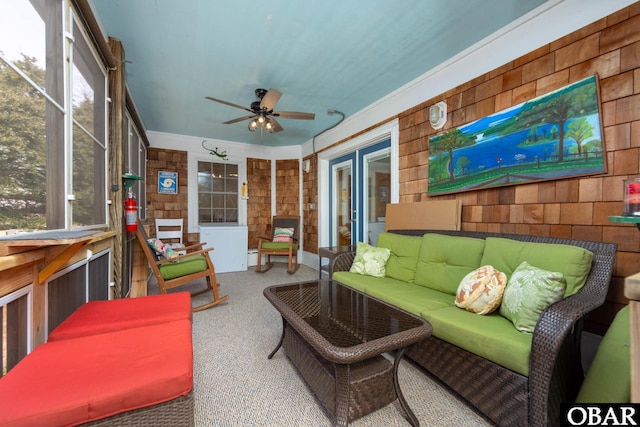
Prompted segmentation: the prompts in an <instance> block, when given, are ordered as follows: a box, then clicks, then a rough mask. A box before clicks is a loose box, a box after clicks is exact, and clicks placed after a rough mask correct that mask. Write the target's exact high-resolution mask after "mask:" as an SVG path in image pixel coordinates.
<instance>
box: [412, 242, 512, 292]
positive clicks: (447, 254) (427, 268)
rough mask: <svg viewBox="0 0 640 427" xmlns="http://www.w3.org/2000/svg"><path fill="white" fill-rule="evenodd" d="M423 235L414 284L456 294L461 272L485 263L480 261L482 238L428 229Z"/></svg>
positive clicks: (463, 274) (462, 273)
mask: <svg viewBox="0 0 640 427" xmlns="http://www.w3.org/2000/svg"><path fill="white" fill-rule="evenodd" d="M422 239H423V240H422V246H421V247H420V256H419V258H418V265H417V268H416V277H415V283H416V284H417V285H420V286H426V287H428V288H431V289H435V290H438V291H442V292H446V293H448V294H451V295H455V294H456V291H457V290H458V285H459V284H460V281H461V280H462V279H463V278H464V276H466V275H467V274H468V273H470V272H471V271H473V270H475V269H476V268H478V267H480V265H484V264H480V259H481V258H482V251H483V250H484V239H475V238H472V237H460V236H447V235H444V234H437V233H427V234H425V235H424V236H422ZM494 267H495V266H494ZM514 268H515V267H514ZM498 270H500V268H498Z"/></svg>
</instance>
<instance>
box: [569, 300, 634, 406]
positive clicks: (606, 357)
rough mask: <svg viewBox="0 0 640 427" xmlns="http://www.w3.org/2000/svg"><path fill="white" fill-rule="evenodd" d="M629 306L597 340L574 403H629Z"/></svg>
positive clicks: (621, 311)
mask: <svg viewBox="0 0 640 427" xmlns="http://www.w3.org/2000/svg"><path fill="white" fill-rule="evenodd" d="M629 323H630V319H629V306H628V305H627V306H626V307H624V308H623V309H622V310H620V311H619V312H618V314H617V315H616V317H615V319H613V322H612V323H611V326H609V329H608V330H607V333H606V334H605V335H604V337H603V338H602V341H600V345H599V346H598V350H597V351H596V355H595V357H594V358H593V362H591V366H590V367H589V370H588V371H587V375H586V376H585V378H584V382H583V383H582V387H580V392H579V393H578V397H577V398H576V403H629V402H631V336H630V332H629V329H630V324H629Z"/></svg>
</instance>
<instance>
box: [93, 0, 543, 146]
mask: <svg viewBox="0 0 640 427" xmlns="http://www.w3.org/2000/svg"><path fill="white" fill-rule="evenodd" d="M544 2H545V0H413V1H409V0H404V1H397V0H368V1H364V0H360V1H356V0H352V1H344V0H324V1H315V0H308V1H293V0H270V1H256V0H233V1H223V0H92V3H93V8H94V10H95V11H96V13H97V15H98V20H99V21H100V23H101V25H102V27H103V30H104V31H105V33H106V34H107V35H108V36H110V37H113V38H116V39H119V40H120V41H121V42H122V44H123V47H124V50H125V57H126V61H127V63H126V80H127V85H128V87H129V90H130V92H131V95H132V97H133V99H134V102H135V106H136V108H137V110H138V113H139V115H140V117H141V118H142V121H143V122H144V125H145V128H146V129H147V130H150V131H157V132H166V133H173V134H181V135H190V136H196V137H202V138H209V139H221V140H228V141H238V142H246V143H254V144H264V145H268V146H286V145H300V144H303V143H305V142H307V141H309V140H311V139H312V138H313V136H314V135H315V134H318V133H320V132H321V131H322V130H324V129H326V128H328V127H330V126H332V125H333V124H335V123H336V122H337V121H338V120H339V118H340V117H339V116H338V115H332V116H331V115H328V114H327V110H328V109H335V110H338V111H341V112H343V113H344V114H345V115H346V116H347V117H349V116H351V115H353V114H354V113H356V112H358V111H360V110H362V109H363V108H365V107H367V106H368V105H371V104H373V103H374V102H376V101H377V100H379V99H380V98H382V97H384V96H385V95H387V94H389V93H391V92H393V91H395V90H397V89H399V88H401V87H402V86H404V85H405V84H407V83H409V82H411V81H412V80H414V79H416V78H418V77H420V76H421V75H422V74H424V73H426V72H427V71H429V70H430V69H432V68H434V67H436V66H437V65H439V64H441V63H442V62H444V61H446V60H447V59H449V58H451V57H452V56H454V55H456V54H458V53H459V52H461V51H463V50H465V49H467V48H469V47H470V46H472V45H474V44H475V43H477V42H478V41H480V40H482V39H483V38H485V37H487V36H489V35H490V34H492V33H494V32H495V31H497V30H499V29H500V28H502V27H504V26H506V25H507V24H509V23H510V22H512V21H513V20H515V19H517V18H519V17H521V16H522V15H524V14H526V13H527V12H529V11H531V10H533V9H535V8H536V7H538V6H540V5H541V4H543V3H544ZM257 88H265V89H269V88H275V89H278V90H279V91H281V92H282V94H283V95H282V97H281V98H280V100H279V102H278V103H277V105H276V108H275V110H284V111H302V112H309V113H315V115H316V118H315V120H313V121H307V120H293V119H279V120H278V122H279V123H280V125H281V126H282V127H283V128H284V130H283V131H282V132H278V133H273V134H267V133H266V132H265V133H263V134H262V135H261V133H260V132H259V131H258V132H254V133H252V132H249V131H248V129H247V124H248V121H241V122H238V123H234V124H222V123H223V122H225V121H228V120H231V119H234V118H237V117H242V116H246V115H248V114H249V113H247V112H246V111H243V110H241V109H239V108H234V107H231V106H228V105H223V104H220V103H216V102H212V101H210V100H207V99H205V96H211V97H214V98H218V99H222V100H226V101H229V102H231V103H234V104H239V105H241V106H246V107H249V106H250V104H251V102H253V101H256V100H257V98H256V97H255V94H254V90H255V89H257Z"/></svg>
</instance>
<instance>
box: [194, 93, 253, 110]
mask: <svg viewBox="0 0 640 427" xmlns="http://www.w3.org/2000/svg"><path fill="white" fill-rule="evenodd" d="M205 98H206V99H208V100H210V101H215V102H219V103H220V104H224V105H228V106H230V107H235V108H240V109H241V110H245V111H248V112H250V113H253V111H251V110H250V109H248V108H247V107H243V106H242V105H238V104H234V103H233V102H229V101H224V100H222V99H216V98H212V97H210V96H205Z"/></svg>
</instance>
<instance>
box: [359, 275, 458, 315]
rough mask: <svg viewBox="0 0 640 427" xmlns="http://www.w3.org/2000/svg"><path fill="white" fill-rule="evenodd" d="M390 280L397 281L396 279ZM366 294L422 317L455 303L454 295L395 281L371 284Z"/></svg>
mask: <svg viewBox="0 0 640 427" xmlns="http://www.w3.org/2000/svg"><path fill="white" fill-rule="evenodd" d="M390 280H394V281H395V279H390ZM365 293H366V294H367V295H370V296H372V297H374V298H378V299H381V300H382V301H385V302H387V303H389V304H391V305H394V306H396V307H400V308H401V309H403V310H405V311H408V312H409V313H412V314H415V315H416V316H420V315H421V313H423V312H425V311H431V310H437V309H440V308H446V307H453V306H454V301H455V297H454V296H453V295H450V294H447V293H445V292H440V291H436V290H434V289H429V288H426V287H424V286H416V285H414V284H411V283H406V282H401V281H395V282H394V283H381V282H375V283H371V284H369V286H367V291H366V292H365Z"/></svg>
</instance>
